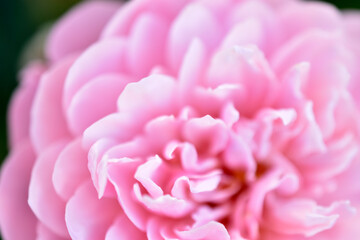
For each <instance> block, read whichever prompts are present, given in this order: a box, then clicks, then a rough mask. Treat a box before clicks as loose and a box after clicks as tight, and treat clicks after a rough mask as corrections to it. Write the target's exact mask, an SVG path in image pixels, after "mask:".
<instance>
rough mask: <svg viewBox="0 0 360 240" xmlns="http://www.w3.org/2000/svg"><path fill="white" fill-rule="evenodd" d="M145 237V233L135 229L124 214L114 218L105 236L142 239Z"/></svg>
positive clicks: (113, 239) (115, 239) (107, 239)
mask: <svg viewBox="0 0 360 240" xmlns="http://www.w3.org/2000/svg"><path fill="white" fill-rule="evenodd" d="M145 238H146V236H145V233H144V232H142V231H140V230H139V229H137V228H136V227H135V226H134V225H133V223H132V222H130V221H129V219H128V218H127V217H126V216H125V215H124V214H121V215H119V216H118V217H117V218H116V220H115V221H114V223H113V224H112V225H111V226H110V228H109V229H108V231H107V233H106V236H105V240H118V239H132V240H143V239H145Z"/></svg>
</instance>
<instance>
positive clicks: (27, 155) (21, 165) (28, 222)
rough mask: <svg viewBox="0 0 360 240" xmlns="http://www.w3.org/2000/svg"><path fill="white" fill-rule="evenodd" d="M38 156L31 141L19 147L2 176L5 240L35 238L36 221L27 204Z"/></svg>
mask: <svg viewBox="0 0 360 240" xmlns="http://www.w3.org/2000/svg"><path fill="white" fill-rule="evenodd" d="M35 158H36V156H35V153H34V150H33V148H32V146H31V143H30V142H29V141H28V140H23V141H22V142H21V143H18V144H17V147H16V149H14V150H13V151H12V153H11V154H10V155H9V157H8V159H7V161H6V163H4V165H3V166H2V169H1V175H0V196H1V198H0V227H1V233H2V236H3V237H4V238H5V239H13V240H22V239H35V237H36V225H37V222H38V221H37V219H36V217H35V215H34V214H33V212H32V211H31V209H30V207H29V205H28V203H27V198H28V188H29V182H30V175H31V169H32V166H33V163H34V162H35ZM19 227H20V228H21V229H19Z"/></svg>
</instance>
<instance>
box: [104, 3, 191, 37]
mask: <svg viewBox="0 0 360 240" xmlns="http://www.w3.org/2000/svg"><path fill="white" fill-rule="evenodd" d="M187 2H189V0H178V1H175V2H174V1H167V0H158V1H156V2H152V1H151V2H150V1H144V0H140V1H134V2H131V4H124V5H123V7H122V8H121V9H120V10H119V11H118V12H117V13H116V14H115V16H114V17H113V19H112V20H111V21H110V22H109V23H108V24H107V26H106V28H105V29H104V32H103V34H102V37H103V38H113V37H119V36H124V35H127V34H129V32H130V30H131V28H132V27H133V23H134V22H135V20H136V19H137V18H138V17H139V16H140V15H141V14H155V15H158V16H161V17H164V18H166V19H167V21H171V20H172V19H173V18H174V17H175V16H176V14H177V13H178V12H179V10H180V9H181V8H182V7H183V6H184V5H185V4H186V3H187Z"/></svg>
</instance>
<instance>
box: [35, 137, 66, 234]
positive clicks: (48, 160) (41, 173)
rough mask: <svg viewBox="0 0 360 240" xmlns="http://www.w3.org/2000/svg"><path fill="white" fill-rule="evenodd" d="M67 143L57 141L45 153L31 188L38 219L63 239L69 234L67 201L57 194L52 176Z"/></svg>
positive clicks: (37, 165)
mask: <svg viewBox="0 0 360 240" xmlns="http://www.w3.org/2000/svg"><path fill="white" fill-rule="evenodd" d="M66 144H67V141H64V140H62V141H57V142H56V143H54V144H52V145H51V146H50V147H48V148H47V149H46V150H45V151H43V152H42V153H41V154H40V155H39V157H38V159H37V160H36V163H35V165H34V168H33V170H32V174H31V181H30V186H29V199H28V202H29V205H30V207H31V209H32V210H33V212H34V213H35V215H36V216H37V217H38V219H39V220H40V221H41V222H42V223H43V224H44V225H45V226H46V227H48V228H49V229H50V230H52V231H54V232H55V233H56V234H58V235H60V236H62V237H68V236H69V233H68V230H67V228H66V225H65V219H64V215H65V204H66V203H65V201H64V200H62V199H61V198H60V197H59V196H58V195H57V193H56V192H55V189H54V186H53V183H52V174H53V171H54V165H55V162H56V160H57V157H58V155H59V154H60V152H61V151H62V150H63V149H64V147H65V146H66Z"/></svg>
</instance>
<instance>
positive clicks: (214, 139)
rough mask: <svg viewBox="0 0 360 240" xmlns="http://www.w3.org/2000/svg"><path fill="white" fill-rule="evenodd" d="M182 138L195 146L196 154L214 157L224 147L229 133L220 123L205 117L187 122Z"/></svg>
mask: <svg viewBox="0 0 360 240" xmlns="http://www.w3.org/2000/svg"><path fill="white" fill-rule="evenodd" d="M183 136H184V138H185V139H186V140H187V141H189V142H191V143H192V144H194V145H195V146H196V149H197V151H198V152H204V151H205V152H208V153H209V154H211V155H216V154H218V153H220V152H221V151H222V150H224V148H225V147H226V145H227V143H228V139H229V132H228V131H227V130H226V126H225V124H224V123H223V122H222V121H220V120H218V119H214V118H212V117H211V116H209V115H207V116H205V117H202V118H194V119H191V120H189V121H188V122H187V123H186V124H185V126H184V129H183Z"/></svg>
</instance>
